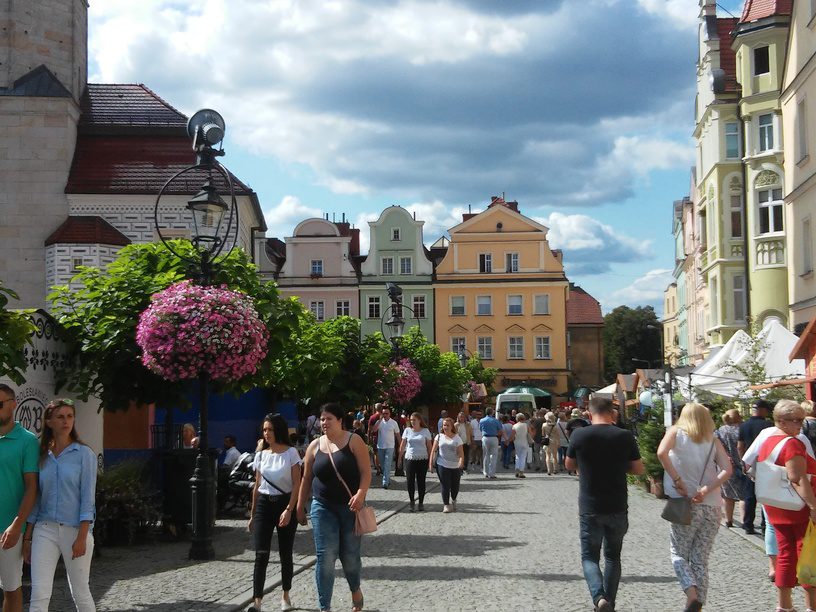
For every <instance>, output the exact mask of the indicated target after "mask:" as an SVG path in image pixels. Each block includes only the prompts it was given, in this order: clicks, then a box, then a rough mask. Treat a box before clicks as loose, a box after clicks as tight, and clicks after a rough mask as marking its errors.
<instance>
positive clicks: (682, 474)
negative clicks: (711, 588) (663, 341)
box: [657, 403, 731, 612]
mask: <svg viewBox="0 0 816 612" xmlns="http://www.w3.org/2000/svg"><path fill="white" fill-rule="evenodd" d="M657 458H658V459H659V460H660V463H662V464H663V469H664V470H665V472H664V474H663V487H664V490H665V492H666V495H668V496H669V497H691V524H690V525H678V524H677V523H672V524H671V560H672V565H673V566H674V571H675V573H676V574H677V579H678V580H679V581H680V587H681V588H682V589H683V591H684V592H685V594H686V612H698V611H699V610H700V609H702V607H703V604H704V603H705V599H706V592H707V590H708V556H709V554H710V553H711V549H712V547H713V546H714V537H715V536H716V535H717V530H718V529H719V527H720V487H721V486H722V484H723V483H724V482H725V481H726V480H728V478H729V477H730V476H731V460H730V459H729V458H728V453H727V452H726V451H725V448H724V447H723V445H722V443H720V441H719V440H718V439H717V438H716V436H715V435H714V420H713V419H712V418H711V414H710V413H709V412H708V408H706V407H705V406H703V405H702V404H697V403H689V404H686V405H685V406H683V410H682V412H680V418H679V419H677V423H676V424H675V425H674V426H673V427H670V428H669V429H668V431H666V435H665V436H663V440H662V441H661V442H660V446H659V447H658V449H657Z"/></svg>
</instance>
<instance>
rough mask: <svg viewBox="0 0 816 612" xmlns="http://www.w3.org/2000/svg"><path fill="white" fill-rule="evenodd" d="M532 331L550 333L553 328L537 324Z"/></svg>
mask: <svg viewBox="0 0 816 612" xmlns="http://www.w3.org/2000/svg"><path fill="white" fill-rule="evenodd" d="M532 331H549V332H551V331H553V328H552V327H549V326H547V325H544V324H543V323H539V324H538V325H536V326H535V327H534V328H533V330H532Z"/></svg>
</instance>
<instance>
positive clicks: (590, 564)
mask: <svg viewBox="0 0 816 612" xmlns="http://www.w3.org/2000/svg"><path fill="white" fill-rule="evenodd" d="M580 525H581V526H580V532H581V565H582V566H583V568H584V579H585V580H586V583H587V587H589V594H590V595H591V596H592V603H593V604H595V605H598V601H599V600H600V599H606V600H607V601H608V602H609V603H611V604H612V605H613V606H614V605H615V597H616V596H617V594H618V583H619V582H620V577H621V560H620V556H621V549H622V548H623V536H624V535H626V531H627V530H628V529H629V518H628V515H627V513H626V512H617V513H615V514H581V515H580ZM601 544H603V550H604V571H603V574H601V566H600V561H601Z"/></svg>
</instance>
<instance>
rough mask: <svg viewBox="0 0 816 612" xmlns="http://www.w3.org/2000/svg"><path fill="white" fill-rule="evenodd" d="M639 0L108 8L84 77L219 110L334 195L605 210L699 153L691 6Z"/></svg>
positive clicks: (166, 3)
mask: <svg viewBox="0 0 816 612" xmlns="http://www.w3.org/2000/svg"><path fill="white" fill-rule="evenodd" d="M639 1H640V3H641V8H642V9H643V10H641V11H632V10H631V7H630V5H629V2H628V1H625V0H620V1H615V0H594V1H591V2H574V1H567V0H562V1H556V0H551V1H550V2H546V3H519V4H518V5H515V4H513V3H484V2H481V1H478V0H400V1H396V2H381V1H380V2H377V1H373V0H348V1H344V2H339V1H327V2H298V1H296V0H279V1H276V2H263V3H261V2H257V1H254V0H188V1H182V0H145V1H143V2H136V3H134V2H132V1H129V0H107V1H106V2H104V3H94V4H92V6H91V9H90V41H89V50H90V54H91V56H92V58H93V60H94V61H93V64H92V69H91V80H92V81H96V82H142V83H146V84H147V85H148V86H150V87H151V88H152V89H153V90H154V91H156V92H157V93H158V94H159V95H161V96H162V97H164V98H165V99H167V100H168V101H170V102H171V103H172V104H173V105H175V106H177V107H179V108H180V109H182V110H183V111H184V112H187V113H190V112H192V111H194V110H196V109H197V108H201V107H213V108H216V109H218V110H219V111H220V112H222V114H223V115H224V116H225V118H226V119H227V123H228V126H227V127H228V131H227V140H228V142H227V144H228V146H229V142H233V143H237V144H238V145H239V146H241V147H245V148H247V149H249V150H250V151H251V152H253V153H255V154H260V155H263V156H269V157H274V158H275V159H276V160H277V161H278V162H279V163H282V164H303V165H305V166H306V167H308V169H309V170H310V171H311V172H312V173H313V175H314V176H316V177H317V181H319V182H320V183H322V184H323V185H326V186H327V187H328V188H329V189H331V190H332V191H334V192H335V193H340V194H365V195H374V194H379V195H383V194H386V195H394V196H398V197H399V198H401V199H405V198H409V199H417V200H418V201H420V202H434V201H436V200H438V201H440V202H468V201H474V200H476V199H477V198H484V197H485V194H488V193H491V192H493V191H495V190H496V189H497V188H511V189H513V191H514V193H515V194H516V197H518V198H521V199H523V200H524V201H525V202H526V203H527V204H526V205H527V206H528V207H538V206H543V205H547V204H549V205H553V206H555V205H559V206H569V205H601V204H604V203H607V202H613V201H621V200H623V199H625V198H627V197H629V196H630V195H631V194H632V190H633V185H634V181H635V180H636V179H637V178H638V173H645V172H649V171H650V170H652V169H664V168H673V167H680V166H687V165H689V163H690V161H689V160H690V159H691V155H692V149H691V148H690V147H688V137H687V135H688V133H689V132H690V123H691V121H692V112H691V106H692V102H691V100H692V97H691V96H688V95H686V94H687V90H688V87H689V85H688V83H690V82H691V81H692V80H693V64H690V63H689V59H688V58H689V57H693V54H694V51H695V45H694V32H693V29H692V31H689V32H686V31H685V30H683V31H674V30H673V29H672V28H671V27H668V28H667V27H666V25H665V23H664V21H665V19H666V16H667V15H668V16H669V17H670V18H671V19H674V18H675V17H674V16H675V15H680V14H681V13H682V14H685V11H686V9H685V8H684V6H685V4H694V2H693V0H685V1H684V2H683V1H681V0H668V2H665V1H664V0H660V2H659V3H658V1H657V0H639ZM689 13H690V14H691V15H692V16H696V13H697V10H696V7H694V6H691V7H690V9H689ZM689 19H693V17H691V18H689ZM157 23H161V27H160V28H157V27H156V24H157ZM578 24H580V27H579V26H578ZM622 29H625V30H626V31H627V36H625V37H621V36H620V31H622ZM588 41H590V42H588ZM655 41H659V44H656V43H655ZM613 45H614V49H615V52H614V53H603V52H601V53H599V52H598V49H599V48H600V49H603V48H612V47H613ZM644 48H648V52H645V53H644V52H643V51H644ZM623 62H625V70H623V69H622V68H621V66H622V65H623ZM599 92H602V93H601V95H599ZM679 92H682V95H681V94H680V93H679ZM678 99H686V101H685V103H680V102H678ZM670 110H671V111H672V112H669V111H670ZM683 118H685V119H683ZM686 147H688V151H686V150H685V149H686ZM553 177H557V180H553Z"/></svg>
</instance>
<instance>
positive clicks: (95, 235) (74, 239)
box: [45, 216, 130, 246]
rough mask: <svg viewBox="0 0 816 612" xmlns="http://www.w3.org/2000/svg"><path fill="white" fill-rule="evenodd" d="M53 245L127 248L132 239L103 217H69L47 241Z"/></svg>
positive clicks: (47, 243)
mask: <svg viewBox="0 0 816 612" xmlns="http://www.w3.org/2000/svg"><path fill="white" fill-rule="evenodd" d="M51 244H112V245H116V246H127V245H128V244H130V238H128V237H127V236H125V235H124V234H123V233H122V232H120V231H119V230H118V229H116V228H115V227H113V226H112V225H111V224H110V223H108V222H107V221H105V220H104V219H103V218H102V217H95V216H94V217H91V216H87V217H86V216H76V217H68V219H66V220H65V222H64V223H63V224H62V225H60V226H59V227H58V228H57V229H56V231H55V232H54V233H53V234H51V235H50V236H49V237H48V238H46V240H45V246H49V245H51Z"/></svg>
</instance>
